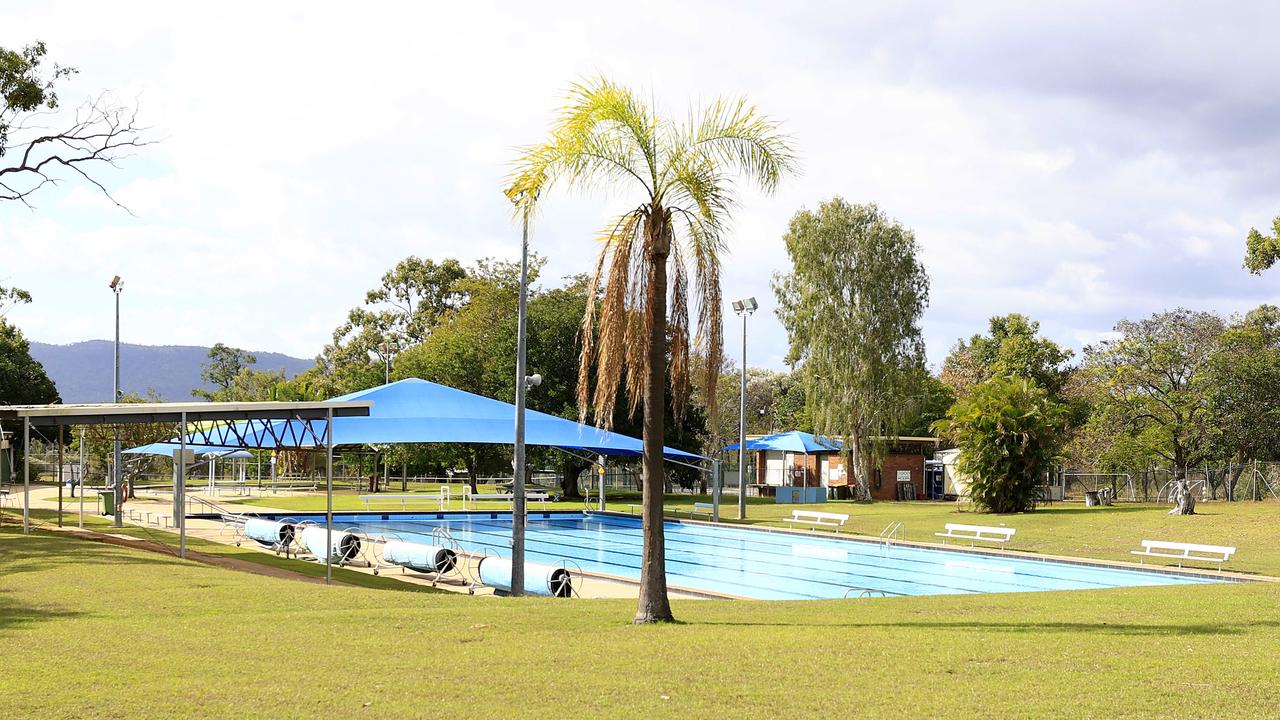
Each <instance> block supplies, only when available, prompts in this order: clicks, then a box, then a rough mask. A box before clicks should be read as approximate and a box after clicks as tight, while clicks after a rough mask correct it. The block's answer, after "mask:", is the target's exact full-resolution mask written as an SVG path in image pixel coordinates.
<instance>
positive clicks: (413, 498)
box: [360, 493, 440, 510]
mask: <svg viewBox="0 0 1280 720" xmlns="http://www.w3.org/2000/svg"><path fill="white" fill-rule="evenodd" d="M360 501H361V502H363V503H364V509H365V510H372V509H373V506H374V505H397V504H398V505H399V506H400V509H401V510H403V509H405V508H406V507H408V505H409V503H411V502H424V503H434V502H439V501H440V498H439V497H432V496H431V495H427V494H425V493H418V494H416V495H385V494H380V495H361V496H360Z"/></svg>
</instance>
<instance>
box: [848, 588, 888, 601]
mask: <svg viewBox="0 0 1280 720" xmlns="http://www.w3.org/2000/svg"><path fill="white" fill-rule="evenodd" d="M853 592H856V593H858V597H860V598H869V597H889V593H887V592H885V591H884V590H877V589H875V588H867V587H851V588H849V589H848V590H845V591H844V599H845V600H848V599H849V593H853Z"/></svg>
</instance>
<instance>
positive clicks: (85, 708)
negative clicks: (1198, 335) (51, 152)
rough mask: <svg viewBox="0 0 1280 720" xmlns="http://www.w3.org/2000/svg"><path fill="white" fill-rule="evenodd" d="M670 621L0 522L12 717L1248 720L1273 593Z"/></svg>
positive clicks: (747, 606) (1227, 588) (918, 604)
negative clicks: (245, 569) (329, 583)
mask: <svg viewBox="0 0 1280 720" xmlns="http://www.w3.org/2000/svg"><path fill="white" fill-rule="evenodd" d="M872 507H874V506H872ZM1116 515H1120V513H1116ZM1046 527H1047V526H1046ZM675 611H676V614H677V615H678V616H679V617H680V618H681V620H683V621H684V623H683V624H679V625H669V626H661V627H635V626H631V625H630V624H628V620H629V618H630V616H631V614H632V612H633V604H632V603H631V602H630V601H567V600H548V599H532V598H528V599H521V600H515V599H499V598H488V597H484V598H481V597H467V596H460V595H453V594H447V593H409V592H386V591H382V590H377V589H371V588H363V587H338V586H334V587H325V586H323V585H314V584H307V583H301V582H296V581H289V580H282V579H277V578H271V577H263V576H258V575H250V574H246V573H238V572H233V571H229V570H224V569H221V568H217V567H210V566H207V565H201V564H197V563H191V562H183V561H179V560H177V559H176V558H173V557H168V556H164V555H160V554H156V553H146V552H141V551H136V550H131V549H128V548H121V547H115V546H110V545H103V544H100V543H92V542H85V541H83V540H79V539H75V538H70V537H62V536H50V535H46V534H37V535H33V536H26V537H24V536H21V535H19V534H18V533H17V532H16V531H15V530H14V528H13V526H12V525H9V526H7V527H5V528H4V529H2V530H0V647H3V648H4V658H5V659H6V662H5V663H4V667H3V669H2V670H0V673H3V674H2V675H0V678H2V680H0V697H2V700H0V701H2V702H3V703H4V716H5V717H13V718H80V717H94V718H183V717H333V718H349V717H369V718H421V717H462V716H466V717H477V718H489V717H557V718H562V717H565V716H566V715H573V716H576V717H641V718H663V717H679V718H686V717H716V718H723V717H734V718H771V719H776V718H779V717H813V716H823V717H833V716H835V717H838V716H845V717H859V718H895V719H896V718H903V717H911V718H915V717H921V718H924V717H958V718H987V717H1001V718H1058V717H1097V718H1170V717H1176V718H1184V717H1220V718H1257V717H1265V716H1269V715H1272V714H1273V713H1274V711H1275V708H1276V707H1278V706H1280V685H1277V684H1276V682H1275V678H1276V677H1277V675H1278V674H1280V631H1278V630H1280V585H1276V584H1272V583H1249V584H1230V585H1217V586H1182V587H1160V588H1129V589H1116V590H1103V591H1082V592H1057V593H1026V594H1005V595H987V596H953V597H922V598H892V599H864V600H848V601H822V602H750V601H692V600H691V601H677V602H676V603H675Z"/></svg>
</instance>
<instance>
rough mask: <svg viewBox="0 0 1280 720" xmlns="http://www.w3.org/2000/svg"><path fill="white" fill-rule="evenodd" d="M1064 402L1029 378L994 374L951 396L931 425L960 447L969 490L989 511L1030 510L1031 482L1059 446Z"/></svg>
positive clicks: (1063, 427)
mask: <svg viewBox="0 0 1280 720" xmlns="http://www.w3.org/2000/svg"><path fill="white" fill-rule="evenodd" d="M1066 427H1067V411H1066V408H1065V407H1064V406H1063V405H1061V404H1059V403H1056V402H1054V401H1053V400H1051V399H1049V396H1048V393H1046V392H1045V391H1044V390H1043V389H1042V388H1040V387H1039V386H1038V385H1036V384H1035V382H1033V381H1032V380H1029V379H1027V378H1021V377H994V378H991V379H990V380H987V381H986V382H983V383H981V384H980V385H978V386H977V387H976V388H975V389H974V392H973V394H972V395H970V396H969V397H968V398H966V399H964V400H962V401H960V402H957V403H956V404H955V405H952V406H951V409H950V410H948V411H947V416H946V417H945V418H943V419H942V420H939V421H938V422H937V423H935V424H934V428H935V429H936V430H938V431H939V432H940V433H942V434H943V435H945V436H946V437H949V438H951V439H952V440H954V441H955V443H956V446H957V447H958V448H960V457H959V458H958V460H957V461H956V467H957V469H958V470H959V471H960V472H962V473H964V474H965V475H968V476H969V479H970V480H969V495H970V497H971V498H972V500H973V502H974V504H975V505H977V506H978V507H979V508H982V509H984V510H987V511H990V512H997V513H1010V512H1023V511H1026V510H1032V509H1034V508H1035V504H1036V486H1037V485H1038V484H1039V482H1040V479H1041V478H1042V477H1043V476H1044V473H1045V471H1046V470H1048V469H1049V465H1050V463H1051V462H1052V461H1053V458H1054V456H1055V455H1056V454H1057V453H1058V450H1059V448H1061V446H1062V442H1063V440H1064V435H1065V431H1066Z"/></svg>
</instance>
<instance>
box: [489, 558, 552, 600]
mask: <svg viewBox="0 0 1280 720" xmlns="http://www.w3.org/2000/svg"><path fill="white" fill-rule="evenodd" d="M479 574H480V582H481V583H483V584H485V585H488V586H489V587H491V588H493V589H494V590H497V591H498V592H499V593H503V594H505V593H509V592H511V561H510V560H509V559H507V558H501V557H497V556H494V555H487V556H485V557H483V558H481V559H480V568H479ZM524 591H525V593H526V594H528V595H543V596H548V597H561V598H567V597H572V596H573V576H572V575H570V574H569V571H568V570H566V569H564V568H562V567H557V566H555V565H543V564H542V563H531V562H527V563H525V564H524Z"/></svg>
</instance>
